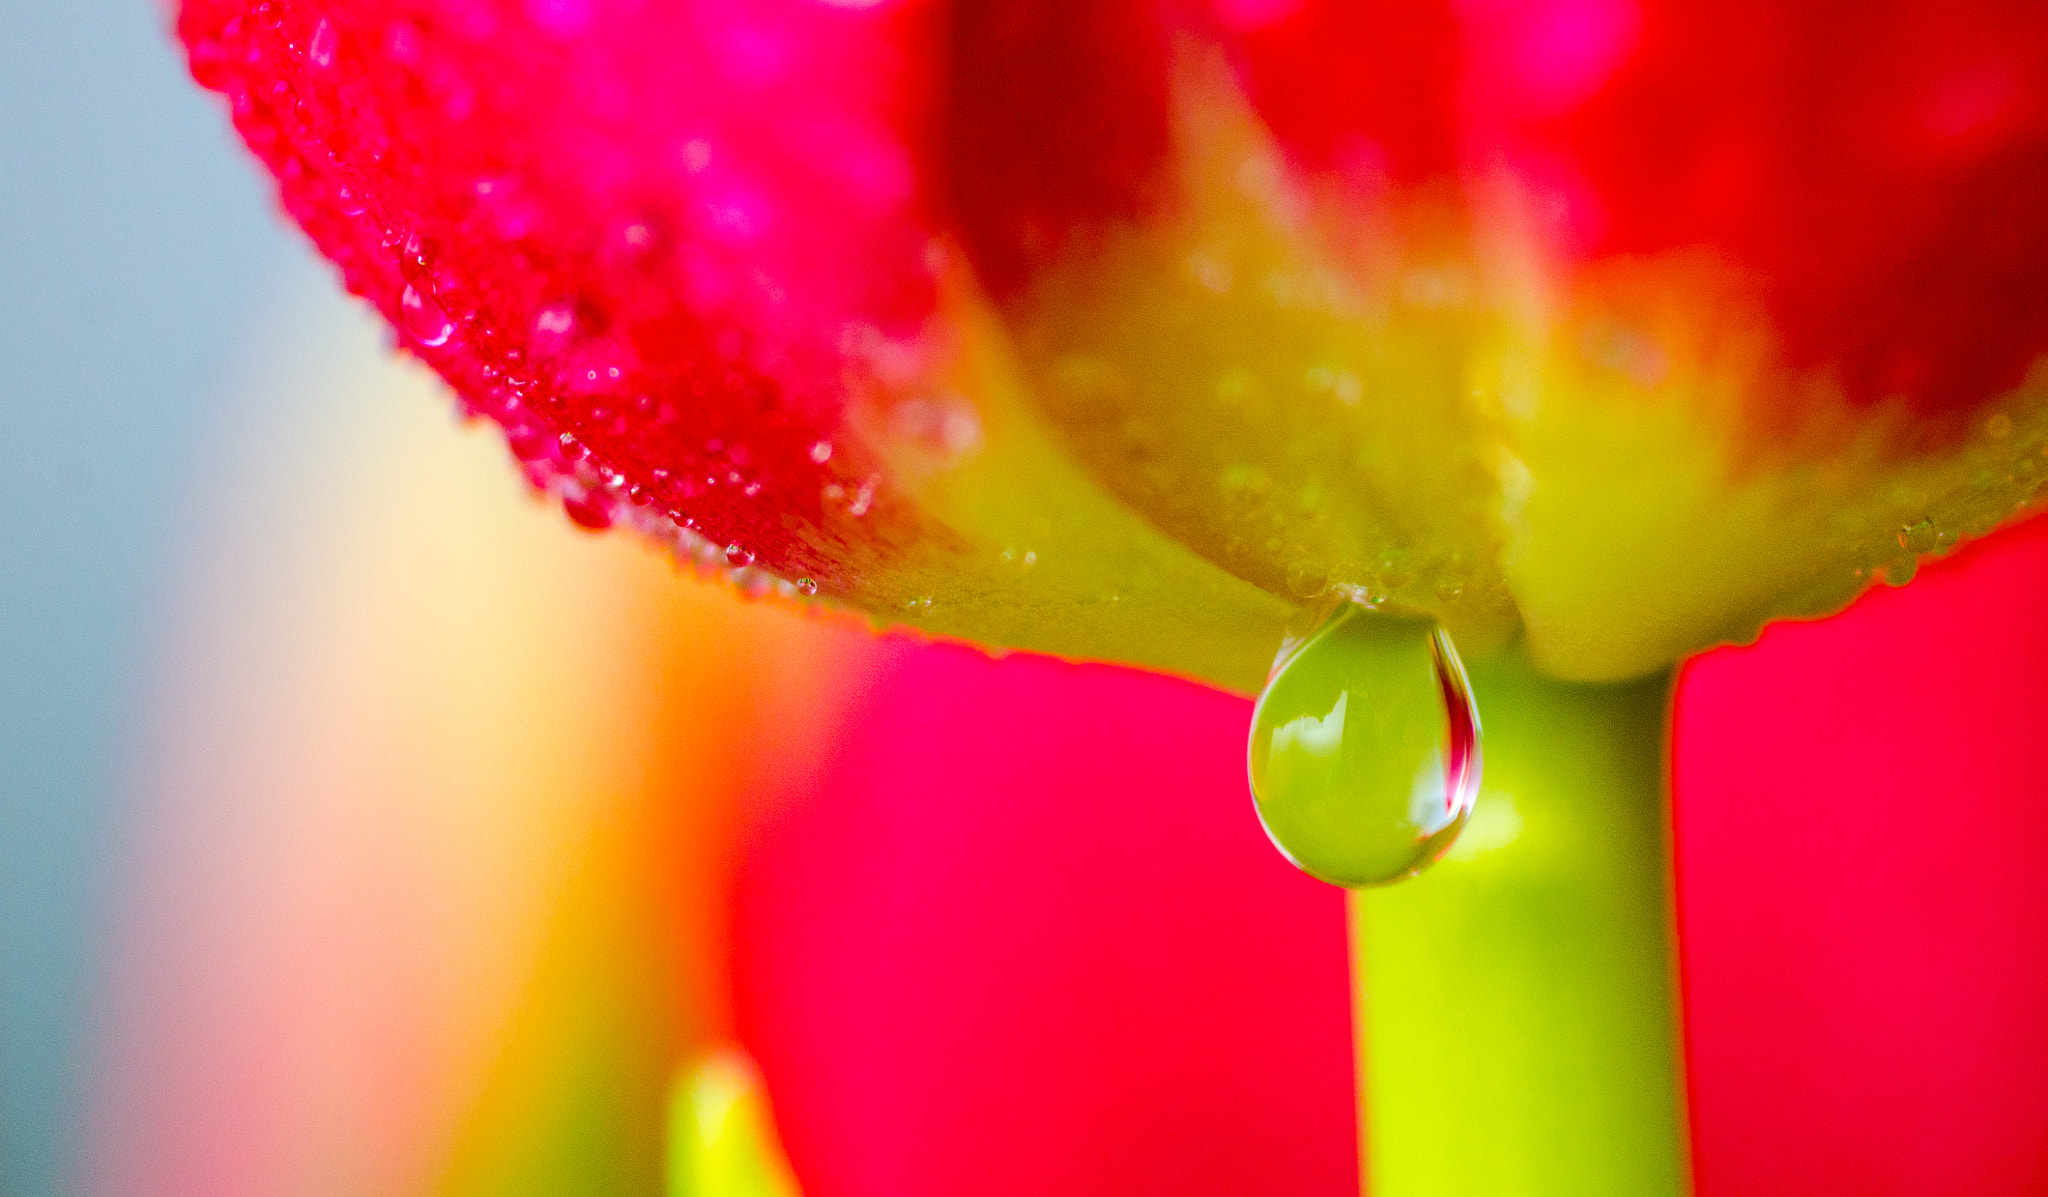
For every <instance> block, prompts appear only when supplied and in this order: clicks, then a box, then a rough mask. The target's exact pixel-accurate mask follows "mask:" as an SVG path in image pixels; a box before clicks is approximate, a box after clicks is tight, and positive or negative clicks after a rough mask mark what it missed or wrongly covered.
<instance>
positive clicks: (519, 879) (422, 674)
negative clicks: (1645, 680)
mask: <svg viewBox="0 0 2048 1197" xmlns="http://www.w3.org/2000/svg"><path fill="white" fill-rule="evenodd" d="M164 24H165V20H164V17H163V15H162V14H161V12H159V11H158V10H156V9H154V8H152V7H150V6H149V5H148V4H147V3H145V2H144V0H66V2H63V3H58V2H56V0H47V2H46V0H14V2H12V3H10V4H8V5H5V6H0V263H4V267H0V1193H5V1194H8V1195H9V1197H15V1195H19V1197H31V1195H36V1197H39V1195H42V1194H65V1193H95V1194H97V1193H118V1194H208V1195H215V1194H250V1195H257V1194H301V1193H304V1194H355V1193H363V1194H404V1193H428V1192H462V1193H478V1194H498V1193H523V1192H532V1193H550V1194H561V1193H607V1194H609V1193H631V1192H649V1193H652V1192H660V1191H662V1190H663V1188H664V1187H665V1186H666V1187H670V1188H672V1189H674V1190H677V1191H687V1190H688V1188H689V1187H690V1184H691V1181H690V1178H689V1177H688V1176H687V1175H685V1174H684V1172H681V1171H678V1170H677V1169H676V1166H675V1162H674V1159H673V1158H672V1153H670V1152H669V1151H667V1149H666V1148H665V1145H664V1144H665V1142H666V1140H667V1139H668V1138H669V1136H670V1135H671V1133H672V1128H671V1112H672V1102H673V1101H674V1095H675V1093H676V1092H677V1085H678V1083H679V1080H683V1081H686V1080H687V1079H688V1078H689V1077H690V1076H692V1075H693V1070H694V1069H696V1068H697V1066H698V1064H699V1063H700V1062H701V1061H703V1060H704V1059H706V1058H707V1057H709V1058H713V1059H718V1060H737V1061H751V1062H752V1063H751V1065H747V1064H742V1065H740V1066H739V1067H740V1068H741V1073H742V1075H743V1076H745V1075H748V1074H747V1073H746V1069H747V1068H758V1073H759V1075H760V1076H761V1077H763V1078H765V1081H766V1086H767V1092H768V1094H769V1095H770V1097H771V1099H772V1103H773V1112H774V1116H775V1122H776V1125H777V1126H778V1128H779V1137H780V1139H781V1140H782V1142H783V1143H784V1144H785V1145H786V1147H787V1150H788V1155H789V1160H790V1163H791V1165H792V1166H793V1168H794V1171H795V1174H796V1176H797V1177H798V1178H799V1179H800V1180H801V1182H802V1184H803V1186H804V1190H805V1192H807V1193H809V1194H812V1195H813V1197H825V1195H832V1194H846V1195H855V1194H889V1195H891V1197H902V1195H913V1194H932V1195H934V1197H936V1195H940V1194H963V1193H975V1194H997V1193H1000V1194H1011V1193H1014V1194H1044V1193H1049V1192H1059V1193H1068V1194H1081V1193H1102V1194H1112V1193H1133V1192H1143V1193H1156V1194H1238V1193H1290V1194H1292V1193H1302V1194H1316V1195H1332V1197H1334V1195H1336V1194H1341V1193H1346V1192H1356V1190H1357V1174H1358V1172H1357V1161H1356V1148H1355V1144H1354V1141H1353V1140H1354V1130H1353V1128H1354V1125H1355V1123H1354V1114H1353V1107H1352V1093H1353V1089H1352V1080H1351V1077H1350V1074H1349V1069H1350V1060H1351V1049H1350V1029H1349V1028H1350V1013H1349V996H1348V983H1347V981H1346V978H1345V972H1344V970H1345V950H1344V919H1343V910H1342V904H1341V901H1340V900H1339V897H1338V895H1337V894H1336V892H1335V891H1332V890H1329V889H1327V888H1326V887H1323V886H1320V885H1318V884H1316V883H1314V882H1310V881H1308V880H1306V879H1304V878H1301V877H1299V876H1297V875H1295V874H1293V873H1292V872H1291V871H1290V870H1289V869H1288V868H1287V867H1285V865H1284V864H1282V863H1281V862H1280V860H1279V859H1278V858H1277V856H1276V855H1275V854H1273V853H1272V852H1271V850H1270V849H1269V848H1268V847H1267V845H1266V844H1265V841H1264V838H1263V836H1262V835H1261V833H1260V832H1259V829H1258V826H1257V823H1256V821H1255V819H1254V818H1253V815H1252V810H1251V804H1250V802H1249V799H1248V796H1247V795H1246V793H1245V791H1244V781H1243V774H1242V743H1243V739H1242V738H1243V732H1244V727H1245V723H1246V720H1247V718H1248V715H1249V706H1248V704H1247V703H1245V702H1244V701H1242V700H1239V699H1236V698H1230V697H1226V696H1222V695H1218V694H1215V693H1213V692H1209V691H1205V690H1202V689H1200V688H1198V687H1194V686H1190V685H1186V684H1183V683H1179V682H1175V681H1171V680H1166V679H1160V678H1153V677H1146V676H1141V675H1137V674H1133V673H1130V672H1127V671H1122V670H1117V669H1110V668H1102V667H1077V666H1069V665H1063V664H1059V663H1054V662H1048V661H1043V660H1037V659H1032V658H1027V657H1021V656H1013V657H1009V658H1005V659H1003V660H1000V661H993V660H990V659H987V658H985V657H983V656H981V655H980V654H978V653H975V652H971V651H967V650H963V649H958V648H952V647H946V646H930V645H919V644H915V643H912V642H909V641H907V640H901V639H891V638H876V637H874V636H872V635H870V634H868V633H867V632H866V631H865V629H864V628H862V627H860V626H858V625H854V624H851V623H847V622H842V621H838V620H834V619H831V618H826V617H820V616H816V615H810V614H805V613H802V612H798V611H794V610H790V609H786V608H782V607H770V606H764V605H760V604H750V603H746V602H742V601H740V600H739V599H737V598H735V597H734V596H732V595H731V594H730V593H728V592H727V591H725V590H724V589H722V588H720V587H718V586H715V585H712V584H707V583H704V582H701V581H699V580H697V579H695V578H692V577H688V576H686V575H683V574H680V573H679V572H678V571H677V570H675V569H674V568H673V567H672V566H670V565H669V564H668V563H667V562H666V561H664V560H662V559H661V558H660V557H659V556H657V555H656V554H655V553H653V552H652V551H650V550H647V549H644V548H642V547H641V546H639V545H637V544H634V543H631V542H629V541H627V540H625V539H623V538H620V537H611V536H604V537H598V536H591V535H588V534H585V533H581V532H577V531H575V530H573V529H572V528H571V526H570V525H569V524H568V522H567V521H566V520H563V519H562V518H561V517H560V515H559V513H558V512H554V511H551V510H548V509H545V508H543V507H542V506H541V505H539V504H538V503H536V502H534V501H533V500H531V499H530V498H529V497H527V496H525V495H523V494H522V493H521V487H520V484H519V483H518V482H517V481H516V478H515V475H514V473H513V471H512V470H511V469H509V468H507V466H506V465H505V463H504V461H503V450H502V446H500V445H499V444H498V443H497V440H496V438H495V435H494V434H491V433H489V432H488V431H487V430H484V429H481V428H475V427H464V426H462V425H460V424H459V423H458V421H456V420H455V418H454V417H453V415H452V414H451V411H452V405H451V403H450V402H449V400H448V399H447V397H446V396H445V395H444V394H442V393H441V392H440V391H439V390H438V389H437V384H436V383H435V382H434V381H433V380H432V379H431V378H430V377H429V376H427V375H426V374H425V372H424V371H423V370H421V369H420V368H418V367H417V366H416V365H414V364H412V363H410V362H407V361H405V360H401V359H399V358H397V357H396V356H395V355H393V354H392V353H391V352H390V351H389V348H388V342H387V339H386V337H385V335H384V333H383V332H382V331H381V330H380V329H379V328H378V327H377V326H376V325H375V323H374V322H373V321H372V320H371V319H370V317H369V316H368V314H367V313H366V312H365V311H363V310H362V309H360V308H359V307H358V306H357V305H356V304H354V303H353V301H351V300H349V299H347V298H346V297H344V296H342V295H341V294H339V293H338V288H337V286H336V284H335V283H334V281H333V277H332V274H331V272H330V271H329V270H328V269H327V268H326V267H325V266H324V265H323V264H321V263H319V262H318V261H316V260H314V259H313V258H312V257H311V256H310V253H309V251H308V250H307V249H306V247H305V246H304V245H303V243H302V242H301V241H300V240H299V239H298V237H297V236H296V234H294V233H292V232H291V231H289V230H288V229H287V228H286V227H285V226H284V225H283V224H282V222H281V221H280V220H279V219H278V218H277V217H276V216H275V214H274V213H273V212H272V211H271V208H270V203H269V198H268V194H267V191H266V188H265V185H264V183H263V181H262V178H261V175H260V174H259V172H258V171H257V170H256V169H255V168H254V167H253V166H252V165H251V164H250V163H249V162H247V161H245V160H244V158H243V155H242V153H241V152H240V150H239V147H238V146H237V145H236V144H235V143H234V141H233V140H232V138H231V135H230V133H229V130H228V126H227V121H226V118H225V114H224V113H223V112H221V111H218V110H217V108H216V105H215V103H214V102H213V99H212V98H211V97H209V96H206V95H204V94H202V93H200V92H199V91H198V90H197V89H196V88H194V87H192V86H190V85H189V84H188V83H187V81H186V80H185V78H184V76H183V72H182V65H181V62H180V59H179V57H178V56H177V54H176V53H175V52H174V49H173V47H172V45H171V42H170V39H169V38H168V36H167V34H166V32H165V29H164ZM2044 596H2048V527H2044V525H2043V522H2042V521H2039V520H2037V521H2034V522H2033V523H2032V524H2028V525H2024V526H2022V527H2020V528H2017V529H2013V530H2009V531H2007V532H2005V533H2003V534H2001V535H2000V536H1997V537H1994V538H1992V539H1991V540H1990V541H1988V542H1986V543H1985V544H1984V545H1982V546H1980V547H1977V548H1974V549H1972V550H1969V551H1966V552H1965V553H1963V554H1960V555H1958V556H1957V557H1956V558H1953V559H1951V560H1950V561H1948V562H1945V563H1943V564H1941V565H1939V566H1937V567H1934V568H1930V569H1929V570H1927V571H1924V572H1923V575H1922V579H1921V581H1919V582H1917V583H1915V584H1914V585H1913V586H1912V587H1910V588H1908V589H1905V590H1901V591H1884V592H1882V593H1878V594H1874V595H1871V596H1869V597H1868V598H1867V599H1866V600H1865V601H1864V602H1862V603H1860V604H1859V605H1858V606H1857V607H1856V608H1855V609H1853V610H1852V611H1851V612H1849V613H1848V614H1846V615H1844V616H1842V617H1839V618H1837V619H1834V620H1830V621H1826V622H1823V623H1818V624H1808V625H1793V626H1781V627H1778V628H1774V629H1772V630H1771V631H1770V632H1768V633H1767V634H1766V636H1765V637H1764V639H1763V640H1762V641H1761V642H1760V643H1759V644H1758V645H1757V646H1754V647H1751V648H1744V649H1736V650H1725V651H1723V652H1719V653H1715V654H1711V655H1710V656H1708V657H1705V658H1702V659H1701V660H1699V661H1697V662H1695V663H1694V664H1693V665H1692V666H1691V667H1690V668H1689V670H1688V672H1687V674H1686V676H1685V679H1684V682H1683V685H1682V687H1681V691H1680V698H1679V708H1678V718H1677V722H1676V733H1675V736H1676V742H1675V761H1676V811H1677V818H1676V825H1677V829H1678V835H1679V865H1680V877H1679V880H1680V925H1681V937H1682V943H1683V952H1682V956H1683V962H1684V966H1685V970H1686V978H1685V980H1686V984H1687V993H1688V1010H1687V1020H1688V1024H1687V1025H1688V1034H1689V1039H1690V1043H1689V1067H1690V1076H1691V1083H1692V1087H1693V1097H1694V1117H1695V1138H1696V1168H1697V1172H1698V1175H1699V1179H1700V1188H1701V1192H1702V1193H1703V1194H1714V1195H1725V1197H1736V1195H1738V1194H1755V1193H1763V1192H1798V1193H1805V1194H1819V1193H1839V1194H1845V1195H1846V1194H1859V1195H1864V1197H1894V1195H1897V1197H1904V1195H1908V1194H1913V1195H1920V1194H1972V1195H1984V1194H2034V1193H2043V1192H2048V885H2043V884H2041V876H2042V872H2043V866H2044V865H2048V801H2044V800H2048V734H2044V731H2043V718H2044V712H2048V614H2044V607H2043V605H2042V603H2043V598H2044ZM1474 1149H1475V1150H1484V1145H1483V1144H1475V1145H1474Z"/></svg>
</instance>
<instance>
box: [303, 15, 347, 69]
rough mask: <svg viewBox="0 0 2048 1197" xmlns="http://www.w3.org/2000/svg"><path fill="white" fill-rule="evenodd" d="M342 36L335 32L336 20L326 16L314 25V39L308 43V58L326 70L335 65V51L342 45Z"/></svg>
mask: <svg viewBox="0 0 2048 1197" xmlns="http://www.w3.org/2000/svg"><path fill="white" fill-rule="evenodd" d="M340 44H341V38H340V36H339V35H338V34H336V33H335V32H334V22H332V21H330V20H328V19H327V18H326V17H322V18H320V23H319V24H317V25H315V26H313V40H312V41H310V42H308V43H307V44H306V58H307V60H308V61H310V62H311V63H312V64H313V65H314V66H316V67H318V68H320V69H321V70H326V69H327V68H328V67H331V66H333V65H334V51H335V50H336V49H337V48H338V47H339V46H340Z"/></svg>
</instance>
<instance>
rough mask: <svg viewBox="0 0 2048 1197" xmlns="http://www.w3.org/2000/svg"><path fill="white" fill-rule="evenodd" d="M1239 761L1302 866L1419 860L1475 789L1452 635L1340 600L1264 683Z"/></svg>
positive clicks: (1385, 866) (1280, 839) (1344, 875)
mask: <svg viewBox="0 0 2048 1197" xmlns="http://www.w3.org/2000/svg"><path fill="white" fill-rule="evenodd" d="M1250 768H1251V784H1252V797H1253V800H1254V801H1255V802H1256V803H1257V804H1258V811H1259V820H1260V822H1262V823H1263V824H1264V825H1265V828H1266V834H1267V835H1268V836H1270V837H1271V838H1272V840H1273V844H1274V846H1276V847H1278V848H1279V849H1280V851H1281V852H1282V853H1283V854H1285V855H1286V857H1287V858H1288V859H1289V860H1291V861H1293V862H1294V863H1295V865H1296V866H1297V867H1299V868H1300V869H1301V870H1302V871H1303V872H1305V873H1308V874H1309V875H1310V876H1313V877H1317V878H1320V879H1322V880H1324V881H1328V882H1331V883H1333V884H1336V885H1344V886H1353V887H1357V886H1367V885H1383V884H1386V883H1388V882H1392V881H1399V880H1401V879H1403V878H1406V877H1412V876H1414V875H1415V874H1417V873H1419V872H1421V871H1422V870H1423V869H1425V868H1427V867H1429V865H1430V864H1431V863H1433V862H1434V861H1435V860H1436V859H1437V858H1438V857H1440V856H1442V855H1443V854H1444V852H1445V851H1446V850H1448V849H1449V848H1450V846H1451V843H1452V841H1454V840H1455V839H1457V836H1458V832H1459V831H1460V830H1461V829H1462V828H1463V827H1464V825H1465V822H1466V820H1467V819H1468V818H1470V817H1471V814H1472V805H1473V802H1474V800H1475V799H1476V798H1477V796H1478V793H1479V773H1480V748H1479V711H1478V708H1477V707H1476V706H1475V705H1474V703H1473V701H1472V688H1471V685H1470V684H1469V683H1468V682H1467V680H1466V678H1465V667H1464V665H1463V664H1461V663H1460V662H1459V660H1458V654H1457V650H1456V648H1455V647H1453V645H1452V644H1451V639H1450V636H1449V635H1448V634H1447V633H1446V632H1445V631H1444V629H1443V627H1442V626H1441V625H1439V624H1437V623H1436V622H1435V621H1433V620H1422V619H1406V618H1401V617H1398V616H1392V615H1385V614H1381V613H1378V612H1371V611H1367V610H1365V609H1363V608H1361V607H1358V606H1356V605H1355V604H1347V605H1346V606H1345V607H1344V608H1343V609H1342V610H1340V611H1339V612H1338V613H1337V614H1335V615H1334V616H1333V617H1332V618H1330V619H1329V620H1327V621H1326V622H1325V623H1324V624H1323V625H1322V626H1321V627H1320V628H1318V629H1317V630H1316V631H1315V632H1314V633H1313V634H1312V635H1310V636H1309V637H1308V638H1307V639H1306V640H1305V641H1303V642H1302V644H1301V645H1300V646H1299V647H1298V648H1296V649H1295V650H1294V651H1293V652H1292V654H1290V655H1288V656H1286V657H1285V658H1284V659H1283V660H1282V661H1281V662H1280V663H1279V665H1278V667H1277V668H1276V669H1275V671H1274V673H1273V676H1272V678H1271V680H1269V681H1268V682H1267V683H1266V690H1265V693H1263V694H1261V695H1260V696H1259V703H1258V706H1257V708H1256V709H1255V710H1254V712H1253V714H1252V734H1251V748H1250Z"/></svg>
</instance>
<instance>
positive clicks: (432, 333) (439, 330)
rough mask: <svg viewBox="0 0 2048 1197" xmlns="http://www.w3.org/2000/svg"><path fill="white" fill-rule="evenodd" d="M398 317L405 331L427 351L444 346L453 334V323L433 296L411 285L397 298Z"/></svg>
mask: <svg viewBox="0 0 2048 1197" xmlns="http://www.w3.org/2000/svg"><path fill="white" fill-rule="evenodd" d="M398 316H399V319H400V320H401V321H403V322H404V324H405V331H406V332H408V333H411V334H412V337H413V339H414V340H415V341H418V342H419V343H420V344H422V345H425V346H426V347H427V348H429V349H437V348H439V347H441V346H443V345H446V344H447V343H448V338H449V337H451V336H453V335H454V334H455V322H454V321H452V320H450V319H448V313H447V312H444V311H442V310H441V305H440V304H439V303H436V302H435V301H434V297H433V296H431V295H428V294H427V293H426V292H424V291H422V290H420V289H419V288H418V287H417V286H414V285H412V284H407V285H406V288H405V294H403V295H401V296H399V297H398Z"/></svg>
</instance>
